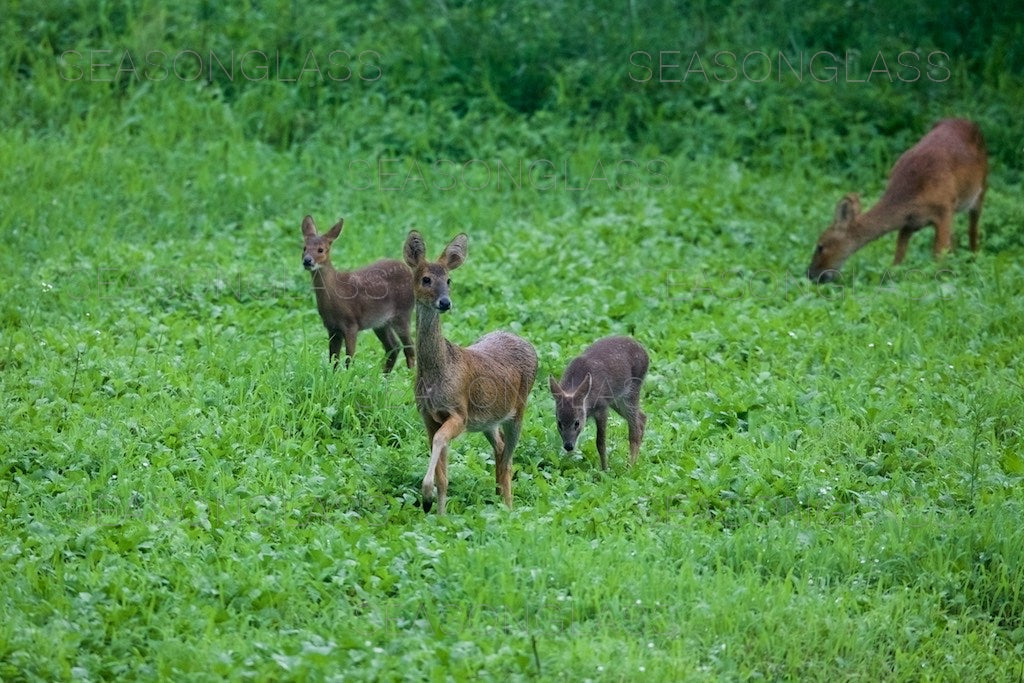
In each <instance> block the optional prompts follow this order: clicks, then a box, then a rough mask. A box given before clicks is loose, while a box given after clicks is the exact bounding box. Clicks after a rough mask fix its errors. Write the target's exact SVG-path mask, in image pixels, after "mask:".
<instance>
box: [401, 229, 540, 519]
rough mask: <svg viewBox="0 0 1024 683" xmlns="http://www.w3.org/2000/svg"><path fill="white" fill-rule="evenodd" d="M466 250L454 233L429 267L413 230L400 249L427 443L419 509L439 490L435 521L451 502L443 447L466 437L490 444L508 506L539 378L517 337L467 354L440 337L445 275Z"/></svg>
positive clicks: (532, 354) (497, 338) (533, 358)
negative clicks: (408, 275) (408, 281)
mask: <svg viewBox="0 0 1024 683" xmlns="http://www.w3.org/2000/svg"><path fill="white" fill-rule="evenodd" d="M467 246H468V238H467V236H466V234H465V233H462V234H459V235H458V236H456V237H455V238H454V239H453V240H452V241H451V243H449V244H448V246H447V247H445V249H444V251H443V252H442V253H441V256H440V258H439V259H438V260H437V261H434V262H431V261H428V260H427V257H426V246H425V245H424V243H423V238H422V237H421V236H420V234H419V233H418V232H416V231H415V230H413V231H412V232H410V233H409V236H408V238H407V239H406V241H405V249H404V252H405V262H406V263H407V264H408V265H409V267H410V268H411V269H412V282H413V293H414V296H415V299H416V356H417V360H418V365H417V368H416V387H415V393H416V406H417V408H419V412H420V415H421V416H422V418H423V424H424V426H425V427H426V429H427V440H428V441H429V443H430V463H429V464H428V465H427V473H426V475H425V476H424V477H423V486H422V492H423V509H424V511H427V512H429V511H430V508H431V505H432V503H433V499H434V488H435V486H436V488H437V510H438V514H444V513H445V506H446V502H447V498H448V445H449V443H450V442H451V441H452V440H453V439H455V438H456V437H457V436H459V435H460V434H461V433H462V432H464V431H470V432H483V434H484V436H485V437H487V440H488V442H490V444H491V447H492V448H493V449H494V475H495V480H496V482H497V488H498V491H499V492H500V493H501V497H502V499H503V500H504V501H505V504H506V505H507V506H509V507H512V451H513V450H514V449H515V447H516V442H517V441H518V440H519V432H520V430H521V428H522V424H523V414H524V413H525V411H526V400H527V396H528V395H529V393H530V388H531V387H532V386H533V381H534V379H535V378H536V376H537V353H536V351H534V349H533V346H531V345H530V343H529V342H527V341H526V340H524V339H521V338H519V337H517V336H516V335H514V334H510V333H508V332H491V333H490V334H487V335H484V336H483V337H481V338H480V339H479V340H477V341H476V342H475V343H474V344H473V345H472V346H468V347H466V348H462V347H460V346H457V345H455V344H453V343H451V342H450V341H448V340H447V339H445V338H444V334H443V333H442V331H441V314H442V313H443V312H445V311H447V310H449V309H450V308H451V299H450V297H449V286H450V280H449V278H448V274H449V272H450V271H452V270H455V269H456V268H458V267H459V266H461V265H462V264H463V262H465V260H466V251H467Z"/></svg>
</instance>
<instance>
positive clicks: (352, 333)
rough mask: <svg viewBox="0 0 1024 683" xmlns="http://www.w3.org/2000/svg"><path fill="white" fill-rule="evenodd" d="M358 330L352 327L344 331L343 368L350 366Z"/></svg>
mask: <svg viewBox="0 0 1024 683" xmlns="http://www.w3.org/2000/svg"><path fill="white" fill-rule="evenodd" d="M357 334H359V328H358V327H356V326H355V325H353V326H352V327H348V328H346V329H345V367H346V368H347V367H349V366H350V365H352V356H353V355H355V352H356V335H357Z"/></svg>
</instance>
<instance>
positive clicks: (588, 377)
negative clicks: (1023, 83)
mask: <svg viewBox="0 0 1024 683" xmlns="http://www.w3.org/2000/svg"><path fill="white" fill-rule="evenodd" d="M648 362H649V361H648V358H647V352H646V351H644V347H642V346H640V344H638V343H637V342H636V341H634V340H633V339H630V338H629V337H605V338H604V339H598V340H597V341H596V342H594V343H593V344H591V345H590V346H588V347H587V348H586V349H585V350H584V351H583V353H582V354H581V355H579V356H577V357H576V358H574V359H573V360H572V362H571V363H569V366H568V367H567V368H566V369H565V373H564V374H563V375H562V381H561V383H559V382H556V381H555V378H554V377H551V376H549V377H548V386H549V387H550V388H551V395H552V396H553V397H554V398H555V420H556V421H557V423H558V433H559V434H560V435H561V436H562V445H563V446H564V447H565V450H567V451H572V450H573V449H574V448H576V442H577V441H578V440H579V438H580V431H582V429H583V425H584V424H586V421H587V418H588V417H593V418H594V422H596V423H597V452H598V454H599V455H600V456H601V469H602V470H606V469H608V455H607V453H606V451H605V445H604V436H605V428H606V427H607V425H608V408H611V409H612V410H614V411H615V412H617V413H618V414H619V415H621V416H622V417H624V418H626V424H627V425H629V464H630V465H632V464H633V463H635V462H636V456H637V453H639V451H640V442H641V441H642V440H643V438H644V427H645V426H646V424H647V416H646V415H644V412H643V411H642V410H640V385H641V384H643V381H644V377H645V376H646V375H647V365H648Z"/></svg>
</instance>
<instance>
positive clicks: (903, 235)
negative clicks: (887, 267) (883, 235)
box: [892, 228, 914, 266]
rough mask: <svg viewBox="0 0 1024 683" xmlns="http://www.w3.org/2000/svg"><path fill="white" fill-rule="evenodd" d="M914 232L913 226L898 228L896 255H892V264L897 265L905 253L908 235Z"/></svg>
mask: <svg viewBox="0 0 1024 683" xmlns="http://www.w3.org/2000/svg"><path fill="white" fill-rule="evenodd" d="M913 234H914V229H913V228H900V233H899V236H898V237H897V238H896V255H895V256H893V257H892V264H893V265H894V266H898V265H899V264H900V263H902V262H903V257H905V256H906V255H907V245H908V244H909V243H910V236H911V235H913Z"/></svg>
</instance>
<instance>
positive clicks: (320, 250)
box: [316, 247, 324, 254]
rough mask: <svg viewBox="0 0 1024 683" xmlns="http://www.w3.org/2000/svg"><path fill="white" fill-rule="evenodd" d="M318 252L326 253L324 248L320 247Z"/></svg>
mask: <svg viewBox="0 0 1024 683" xmlns="http://www.w3.org/2000/svg"><path fill="white" fill-rule="evenodd" d="M316 253H318V254H322V253H324V248H323V247H320V248H319V249H317V250H316Z"/></svg>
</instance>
